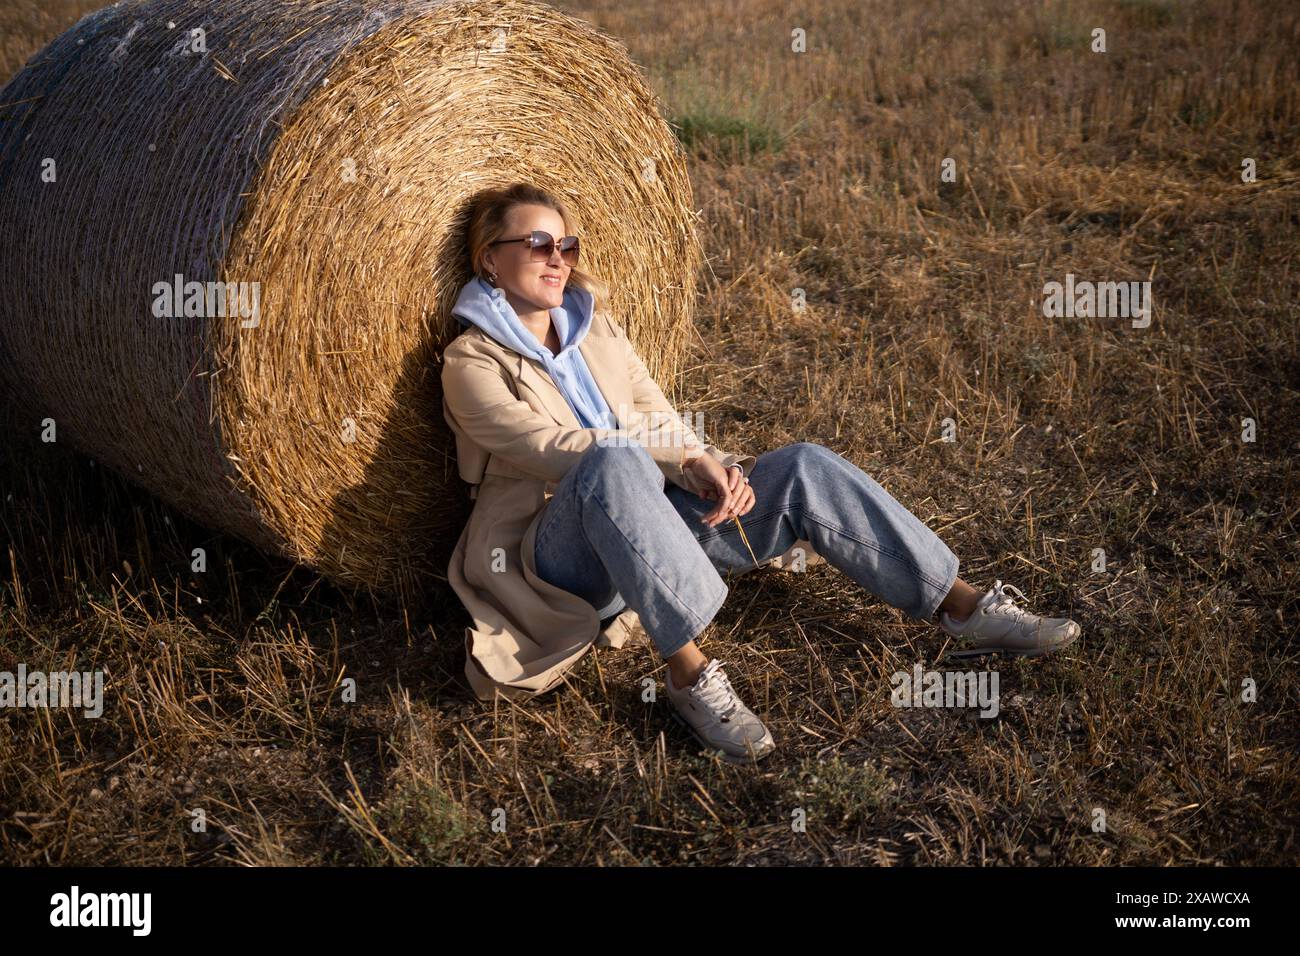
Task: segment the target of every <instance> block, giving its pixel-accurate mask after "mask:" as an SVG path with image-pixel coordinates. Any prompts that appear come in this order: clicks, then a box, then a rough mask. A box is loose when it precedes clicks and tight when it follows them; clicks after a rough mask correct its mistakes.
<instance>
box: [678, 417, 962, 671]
mask: <svg viewBox="0 0 1300 956" xmlns="http://www.w3.org/2000/svg"><path fill="white" fill-rule="evenodd" d="M749 481H750V485H751V486H752V487H753V489H754V500H755V504H754V508H753V510H752V511H750V512H749V514H747V515H743V516H741V519H740V521H741V524H742V525H744V529H745V535H746V537H748V539H749V545H750V547H752V548H753V550H754V556H755V557H757V559H758V560H759V562H760V563H761V562H764V561H767V560H769V559H771V558H774V557H776V556H778V555H780V554H783V553H785V551H787V550H788V549H789V548H791V547H792V546H793V545H794V543H795V542H796V541H798V540H800V539H802V540H805V541H808V542H810V543H811V544H812V546H813V548H814V549H816V551H817V553H818V554H820V555H821V556H822V557H823V558H825V559H826V560H827V562H828V563H830V564H831V565H832V566H834V567H835V568H838V569H839V570H840V571H842V572H843V573H844V574H846V575H847V576H848V577H850V578H852V579H853V580H854V581H856V582H857V583H858V584H859V585H861V586H862V587H863V588H865V589H866V590H867V591H869V592H871V593H872V594H874V595H876V596H877V597H879V598H881V599H882V600H884V601H886V602H887V603H889V604H892V605H893V606H895V607H897V608H899V609H900V610H902V611H903V612H904V613H906V614H908V615H909V616H910V617H913V618H915V619H917V620H928V619H930V618H931V617H932V616H933V615H934V614H935V612H936V610H937V609H938V608H939V607H940V606H943V607H945V609H948V608H952V609H954V611H955V613H961V610H960V609H962V608H967V609H968V611H967V612H969V609H973V607H974V601H972V600H971V597H972V596H973V597H974V598H975V599H976V600H978V597H979V595H978V594H977V593H976V592H975V591H974V589H972V588H970V587H969V585H966V584H965V582H964V581H961V580H960V578H958V577H957V568H958V560H957V556H956V555H955V554H953V552H952V551H951V550H950V549H949V548H948V546H947V545H946V544H944V543H943V541H942V540H940V538H939V536H938V535H936V534H935V533H934V532H933V531H932V530H931V529H930V528H929V527H927V526H926V524H925V523H924V522H923V521H921V519H919V518H917V517H916V516H915V515H914V514H912V513H911V512H910V511H908V510H907V509H906V508H904V507H903V505H901V504H900V503H899V502H898V501H897V500H895V499H894V498H893V497H892V496H891V495H890V494H889V492H887V491H885V489H884V488H882V487H881V486H880V485H879V484H877V483H876V482H875V481H874V480H873V479H872V478H871V477H870V476H868V475H867V474H866V473H865V472H863V471H862V470H861V469H860V468H858V467H857V466H856V465H854V464H853V463H852V462H849V461H847V460H846V459H844V458H842V457H840V456H839V455H837V454H835V453H834V452H833V451H831V450H830V449H828V448H825V447H823V446H821V445H818V444H814V443H812V442H797V443H795V444H791V445H786V446H785V447H783V448H778V449H775V450H773V451H770V452H766V453H764V454H762V455H760V456H758V460H757V462H756V463H755V465H754V467H753V469H752V470H751V473H750V475H749ZM666 495H667V497H668V500H669V501H670V502H671V503H672V506H673V509H674V510H675V511H676V512H677V513H678V514H679V515H681V516H682V518H684V519H685V521H686V524H687V526H688V527H689V528H690V529H691V531H692V533H693V534H694V536H695V539H696V540H697V541H698V542H699V544H700V547H701V548H702V549H703V551H704V553H705V554H706V555H707V556H708V558H709V560H710V561H711V562H712V563H713V566H714V567H715V568H717V569H718V570H719V571H730V572H733V573H743V572H745V571H747V570H752V569H753V568H754V561H753V558H751V557H750V553H749V548H746V546H745V542H744V541H743V540H742V539H741V537H740V532H739V531H738V530H737V529H736V523H735V522H734V521H726V522H723V523H721V524H719V525H717V526H716V527H713V528H710V527H707V526H706V525H704V524H703V523H702V522H701V521H700V519H701V518H702V517H703V516H704V515H706V514H708V513H709V512H710V511H712V510H713V508H714V507H715V506H716V502H714V501H706V500H704V499H701V498H699V497H697V496H696V495H694V494H692V493H691V492H689V491H687V490H686V489H684V488H679V487H677V486H676V485H673V486H670V487H669V488H668V489H667V492H666ZM945 602H946V603H945ZM706 662H707V659H706V658H705V657H704V655H703V654H702V653H701V652H700V651H699V649H698V648H697V647H695V645H694V642H691V643H690V644H689V645H685V646H683V648H682V649H681V651H680V652H679V656H678V657H677V658H676V659H670V661H669V667H670V669H672V670H673V672H674V675H675V679H677V680H678V682H679V683H680V682H682V681H686V682H689V680H690V679H692V677H693V675H694V673H695V672H697V671H698V670H699V669H700V668H702V667H703V666H704V664H705V663H706Z"/></svg>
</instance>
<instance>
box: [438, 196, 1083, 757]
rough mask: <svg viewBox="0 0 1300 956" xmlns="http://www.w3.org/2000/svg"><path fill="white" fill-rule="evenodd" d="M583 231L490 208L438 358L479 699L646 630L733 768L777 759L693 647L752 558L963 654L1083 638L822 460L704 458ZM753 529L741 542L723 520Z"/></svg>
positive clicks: (873, 488)
mask: <svg viewBox="0 0 1300 956" xmlns="http://www.w3.org/2000/svg"><path fill="white" fill-rule="evenodd" d="M576 231H577V228H576V222H575V220H574V218H573V217H572V215H571V214H570V213H569V211H568V210H567V209H566V208H565V206H564V205H563V204H562V203H560V202H558V201H557V200H556V199H555V198H554V197H552V196H551V195H549V194H548V193H546V192H544V191H542V190H540V189H537V188H535V187H533V186H531V185H528V184H516V185H514V186H511V187H509V188H506V189H501V190H495V191H492V192H490V193H487V194H485V195H483V196H482V197H481V198H480V201H479V203H478V205H477V207H476V209H475V211H474V213H473V216H472V221H471V222H470V226H469V236H468V245H469V257H470V263H471V267H472V270H473V272H474V274H475V275H474V278H473V279H471V280H470V281H469V282H468V283H467V284H466V285H465V286H464V288H463V289H462V291H461V294H460V296H459V299H458V300H457V303H456V305H455V307H454V309H453V310H452V314H453V315H455V316H456V317H457V318H458V319H459V320H460V321H461V322H462V323H464V324H466V325H467V326H469V327H468V328H467V329H466V330H465V331H464V332H463V333H462V334H461V335H459V336H458V337H457V338H456V339H454V340H453V341H452V342H451V344H449V345H448V346H447V348H446V350H445V352H444V355H443V372H442V385H443V412H444V415H445V416H446V418H447V422H448V424H449V425H450V427H451V429H452V431H453V433H454V435H455V437H456V446H457V465H458V468H459V471H460V475H461V477H462V478H464V479H465V480H466V481H468V482H469V483H470V485H471V492H470V493H471V496H473V497H474V498H475V505H474V509H473V512H472V514H471V516H470V520H469V523H468V524H467V525H466V528H465V531H464V532H463V533H462V535H461V538H460V541H459V542H458V544H457V547H456V552H455V554H454V555H453V557H452V561H451V564H450V566H449V568H448V579H449V581H450V582H451V584H452V586H453V588H454V589H455V591H456V593H457V595H458V596H459V597H460V598H461V600H462V601H463V602H464V603H465V605H466V607H467V609H468V610H469V611H470V615H471V617H472V618H473V620H474V626H472V627H470V628H468V629H467V645H466V649H467V656H466V665H465V670H466V675H467V676H468V677H469V679H470V682H471V684H472V685H473V687H474V688H475V691H476V693H477V694H478V696H479V697H481V698H484V699H488V698H491V697H493V696H495V695H496V694H498V693H500V694H502V695H504V696H506V697H512V698H517V697H522V696H531V695H534V694H537V693H541V692H542V691H545V690H548V689H550V688H551V687H553V686H554V685H555V684H556V683H557V682H558V681H559V680H560V679H562V677H563V674H564V672H565V671H566V670H567V669H568V668H569V667H570V666H572V664H573V663H575V662H576V661H577V660H578V659H579V658H580V657H581V656H582V655H583V654H584V653H585V652H586V651H587V650H588V649H590V647H591V646H592V645H593V644H597V643H606V644H611V645H613V646H621V645H622V643H623V642H624V641H625V640H626V639H627V637H628V635H629V634H630V633H631V632H632V631H633V630H634V629H636V628H641V629H643V630H644V631H645V632H646V633H648V635H649V637H650V639H651V640H652V641H653V644H654V646H655V648H656V649H657V651H658V652H659V654H660V655H661V656H662V657H663V658H664V659H665V660H666V661H667V664H668V667H667V674H666V677H665V684H666V687H667V696H668V699H669V701H670V702H671V704H672V706H673V708H674V711H675V713H676V715H677V716H678V717H679V718H680V719H682V720H683V721H684V722H685V723H686V725H687V726H688V727H689V728H690V729H691V730H692V732H694V733H695V735H696V736H697V737H698V738H699V739H700V740H701V741H702V742H703V743H704V744H705V745H706V746H708V747H710V748H712V749H716V750H720V751H721V752H722V754H723V756H724V757H725V758H727V759H731V760H734V761H743V760H755V759H759V758H761V757H763V756H765V755H766V754H768V753H770V752H771V751H772V750H773V749H774V748H775V743H774V742H773V739H772V735H771V734H770V733H769V732H768V730H767V728H766V727H764V725H763V723H762V721H760V720H759V719H758V718H757V717H756V716H755V715H754V714H753V713H752V712H751V711H750V710H749V708H747V707H746V706H745V705H744V704H743V703H742V702H741V701H740V699H739V698H738V697H737V695H736V692H735V690H734V689H733V688H732V686H731V684H730V682H729V680H728V679H727V675H726V671H725V670H724V668H723V665H722V663H721V662H720V661H717V660H713V661H710V660H709V659H708V658H706V657H705V655H704V654H703V653H702V652H701V651H700V649H699V648H698V647H697V646H696V644H695V640H694V638H695V637H696V636H698V635H699V633H700V632H701V631H702V630H703V629H704V628H705V627H706V626H708V623H709V621H710V619H711V618H712V617H713V615H714V614H715V613H716V612H717V610H718V608H719V607H720V606H721V605H722V603H723V600H724V599H725V598H726V595H727V587H726V584H725V583H724V582H723V579H722V577H721V574H720V572H723V571H736V572H741V571H744V570H745V569H747V568H752V567H753V566H754V557H756V558H757V560H758V562H759V563H762V564H769V563H775V564H777V565H778V566H780V567H783V568H789V567H791V559H792V558H793V559H794V562H795V564H794V566H795V567H798V566H799V565H800V564H806V563H816V562H819V561H822V560H825V561H828V562H829V563H830V564H831V565H832V566H834V567H836V568H838V569H839V570H840V571H842V572H843V573H845V574H846V575H848V576H849V577H850V578H852V579H853V580H854V581H856V582H857V583H858V584H860V585H861V586H862V587H864V588H865V589H867V590H868V591H870V592H871V593H873V594H875V595H877V596H878V597H880V598H881V599H883V600H885V601H887V602H889V603H890V604H892V605H894V606H895V607H898V608H899V609H901V610H902V611H904V612H905V613H906V614H908V615H909V616H911V617H913V618H916V619H918V620H928V619H930V618H931V617H932V616H933V615H934V614H935V613H936V612H937V613H938V615H939V619H938V624H939V626H940V628H942V629H943V630H944V631H945V632H946V633H947V634H949V635H951V636H952V637H953V638H955V639H956V642H957V643H956V646H957V650H956V651H955V652H954V653H955V655H956V656H962V657H969V656H976V655H980V654H987V653H991V652H994V651H1000V652H1004V653H1009V654H1016V655H1029V656H1037V655H1041V654H1047V653H1051V652H1053V651H1056V650H1058V649H1059V648H1061V647H1064V646H1065V645H1067V644H1069V643H1071V642H1072V641H1074V640H1075V639H1076V638H1078V636H1079V633H1080V628H1079V625H1078V624H1076V623H1075V622H1073V621H1070V620H1067V619H1065V618H1041V617H1038V616H1036V615H1034V614H1031V613H1029V612H1028V611H1027V610H1025V609H1024V608H1023V607H1021V606H1018V605H1017V604H1015V602H1014V600H1013V599H1014V598H1015V597H1021V598H1023V597H1024V595H1023V594H1021V592H1020V591H1019V590H1017V589H1016V588H1014V587H1011V586H1009V585H1003V584H1002V582H1001V581H997V582H995V583H994V585H993V587H992V588H990V589H989V590H988V591H987V592H985V593H984V594H980V593H979V592H978V591H976V590H975V589H974V588H972V587H971V586H970V585H969V584H967V583H966V582H965V581H963V580H962V579H961V578H959V577H958V576H957V565H958V562H957V557H956V556H955V555H954V554H953V553H952V551H950V550H949V549H948V547H947V546H946V545H945V544H944V543H943V542H942V541H941V540H940V539H939V538H938V536H936V535H935V534H934V532H933V531H931V530H930V529H929V528H928V527H926V525H925V524H924V523H923V522H922V521H920V519H918V518H916V517H915V516H914V515H912V514H911V513H910V512H909V511H907V509H905V508H904V507H903V506H902V505H901V504H899V503H898V502H897V501H895V500H894V499H893V498H892V497H891V496H890V495H889V493H888V492H886V491H885V490H884V489H883V488H882V487H881V486H880V485H878V484H877V483H876V482H875V481H874V480H872V479H871V478H870V477H868V476H867V475H866V474H864V473H863V472H862V471H861V470H860V469H858V468H857V467H855V466H854V465H853V464H851V463H850V462H848V461H846V460H845V459H843V458H841V457H840V456H839V455H837V454H835V453H834V452H832V451H830V450H829V449H827V448H824V447H822V446H821V445H817V444H812V443H808V442H800V443H797V444H793V445H787V446H785V447H784V448H779V449H776V450H774V451H770V452H767V453H765V454H763V455H760V456H758V457H757V458H755V457H754V456H753V455H737V454H729V453H725V452H722V451H720V450H719V449H717V448H715V447H714V446H713V445H709V444H706V443H703V442H701V441H700V439H699V438H698V437H697V436H696V435H695V433H694V432H693V431H692V430H691V429H690V428H689V427H688V426H687V425H686V423H685V422H683V421H682V420H681V418H680V417H679V416H678V415H677V414H676V412H674V411H673V409H672V407H671V406H670V405H669V404H668V402H667V400H666V399H665V398H664V395H663V392H662V391H661V390H660V389H659V387H658V386H657V385H656V384H655V383H654V381H653V379H651V378H650V376H649V375H648V374H647V372H646V368H645V365H644V363H643V362H642V361H641V359H640V358H639V357H638V356H637V354H636V352H635V351H634V350H633V348H632V346H631V343H630V342H629V340H628V339H627V336H626V334H625V333H624V331H623V329H622V327H621V326H620V325H618V323H616V322H614V321H613V319H612V318H611V317H610V316H609V315H608V314H607V313H606V312H604V311H603V310H601V309H599V308H598V307H597V304H598V300H597V294H598V293H599V291H600V286H599V283H597V282H596V281H595V280H594V279H593V278H592V277H591V276H588V275H586V274H584V273H583V272H581V271H580V270H579V269H578V268H577V265H578V254H579V242H578V239H577V238H576V236H575V233H576ZM650 422H653V426H652V425H651V424H649V423H650ZM756 507H757V510H755V509H756ZM745 516H749V518H748V520H746V521H745V522H744V531H745V536H746V537H747V538H748V544H746V542H745V541H744V540H743V539H742V537H741V534H740V530H739V529H738V528H737V526H736V522H735V521H733V520H732V519H733V518H735V517H740V518H744V517H745ZM750 548H752V549H753V557H751V554H750ZM803 558H806V562H805V561H802V560H801V559H803ZM611 617H612V620H611Z"/></svg>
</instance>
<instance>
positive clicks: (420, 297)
mask: <svg viewBox="0 0 1300 956" xmlns="http://www.w3.org/2000/svg"><path fill="white" fill-rule="evenodd" d="M555 64H563V65H564V68H563V69H556V68H555ZM520 179H523V180H531V181H533V182H535V183H537V184H538V185H540V186H543V187H544V188H548V189H551V190H552V191H554V192H556V193H557V194H559V195H561V196H562V197H563V198H564V199H565V201H566V202H567V203H568V204H569V205H570V207H571V208H572V209H573V210H574V211H575V213H576V214H577V217H578V219H579V220H580V221H581V222H582V224H583V233H582V234H583V241H584V246H583V247H584V268H585V270H586V271H588V272H589V273H591V274H592V275H595V276H599V277H600V278H601V279H603V280H604V281H605V282H607V283H608V284H609V286H610V287H611V288H612V289H613V290H615V292H614V296H613V301H612V302H611V303H610V304H609V307H610V308H611V309H612V310H613V311H615V312H616V313H617V314H618V317H619V319H620V321H621V322H622V323H623V324H624V326H625V328H627V330H628V333H629V335H630V336H631V337H632V338H633V340H634V342H635V344H636V345H637V347H638V349H640V350H641V351H642V352H643V354H645V355H646V356H647V364H648V365H649V366H650V370H651V372H652V373H653V374H655V375H656V376H657V377H660V378H661V379H664V380H668V379H671V378H672V377H673V376H674V375H675V373H676V371H677V363H678V361H679V358H680V356H681V355H682V353H683V351H684V348H685V339H686V336H687V334H688V331H689V324H690V307H691V294H692V291H693V288H694V274H695V270H696V268H697V267H698V264H699V261H700V251H699V245H698V240H697V239H696V236H695V230H694V225H695V217H696V213H695V212H694V210H693V208H692V196H691V189H690V183H689V180H688V178H687V175H686V169H685V162H684V156H683V154H682V152H681V149H680V146H679V144H678V143H677V140H676V138H675V137H674V136H673V134H672V131H671V129H670V128H669V127H668V125H667V123H666V122H665V121H664V119H663V118H662V114H661V110H660V104H659V102H658V100H657V99H656V97H655V96H654V94H653V93H652V92H651V91H650V90H649V89H648V87H647V86H646V85H645V83H644V81H643V80H642V78H641V75H640V72H639V70H638V69H637V68H636V67H635V65H634V64H632V62H631V61H630V59H629V58H628V56H627V51H626V49H625V48H624V47H623V46H622V45H621V44H620V43H618V42H616V41H614V40H612V39H610V38H608V37H605V36H602V35H601V34H599V33H597V32H595V31H594V30H592V29H591V28H590V27H589V26H588V25H586V24H585V23H583V22H582V21H579V20H576V19H573V18H571V17H567V16H565V15H563V14H560V13H558V12H556V11H553V10H550V9H549V8H547V7H544V6H541V5H537V4H530V3H523V2H518V0H505V2H500V3H497V2H485V0H468V2H454V3H447V2H437V0H386V2H379V3H374V4H367V3H362V2H360V0H323V2H316V3H312V4H292V3H263V2H254V0H224V2H221V3H216V2H197V0H125V2H122V3H118V4H116V5H114V6H111V7H106V8H104V9H102V10H99V11H97V12H95V13H92V14H90V15H89V16H87V17H85V18H83V19H82V20H81V21H79V22H78V23H77V24H76V25H75V26H74V27H72V28H71V29H70V30H68V31H67V32H66V33H64V34H62V35H61V36H59V37H58V38H56V39H55V40H54V41H53V42H52V43H50V44H49V45H48V46H47V47H46V48H45V49H44V50H43V51H41V52H40V53H39V54H37V55H36V56H34V57H33V58H32V59H31V60H30V61H29V62H28V63H27V65H26V66H25V67H24V68H23V69H22V70H21V71H20V72H19V73H18V74H17V75H16V76H15V77H14V78H13V79H12V81H11V82H10V83H9V84H8V86H6V87H5V89H4V90H3V91H2V92H0V229H2V230H3V236H4V239H5V241H4V242H3V243H0V376H2V377H3V378H4V379H5V380H6V381H7V382H8V383H9V385H10V387H11V388H13V389H16V390H19V391H21V393H22V394H23V397H24V399H25V400H27V401H28V402H29V403H30V405H31V407H32V408H33V409H34V410H35V411H36V412H37V413H38V414H39V415H40V416H42V417H44V416H48V417H50V418H53V419H55V420H56V421H57V422H58V425H59V429H60V432H61V434H62V435H63V436H66V437H67V438H69V439H70V440H71V441H72V442H73V444H74V445H76V446H77V447H78V448H79V449H81V450H83V451H85V452H86V453H88V454H92V455H94V456H95V457H96V458H97V459H98V460H100V461H101V462H103V463H104V464H105V465H107V466H109V467H111V468H113V469H115V470H117V471H118V472H120V473H121V474H123V475H125V476H127V477H129V478H130V479H131V480H132V481H134V482H136V483H138V484H140V485H141V486H143V487H145V488H147V489H148V490H149V491H151V492H152V493H153V494H155V495H158V496H159V497H161V498H163V499H164V500H166V501H168V502H169V503H171V504H172V505H174V506H175V507H177V508H178V509H179V510H181V511H183V512H185V513H187V514H188V515H189V516H191V517H192V518H194V519H195V520H197V521H199V522H201V523H203V524H205V525H207V526H210V527H213V528H216V529H220V530H222V531H226V532H228V533H231V534H234V535H237V536H238V537H240V538H242V539H244V540H246V541H249V542H250V543H252V544H254V545H255V546H257V547H258V548H261V549H264V550H267V551H269V552H274V553H276V554H279V555H283V556H285V557H288V558H290V559H291V560H295V561H299V562H302V563H304V564H306V565H309V566H311V567H313V568H315V569H316V570H318V571H320V572H321V573H322V574H324V575H325V576H326V577H328V578H331V579H332V580H334V581H335V582H337V583H339V584H343V585H349V586H362V587H366V588H373V589H377V590H381V591H405V590H407V589H408V588H414V589H417V590H418V587H419V586H420V582H421V581H427V580H428V575H430V574H432V575H435V576H437V575H440V574H441V572H442V571H443V570H444V569H445V560H446V558H445V555H449V554H450V551H451V547H452V546H453V545H454V542H455V539H456V536H457V534H458V533H459V529H460V525H461V523H463V521H464V517H465V513H466V510H467V503H466V501H465V496H464V493H463V489H462V488H461V485H460V482H459V479H458V478H457V477H456V471H455V468H454V460H453V456H454V444H453V442H452V439H451V436H450V434H449V433H448V430H447V429H446V426H445V423H444V422H443V420H442V414H441V394H440V388H439V380H438V376H437V375H436V374H432V373H435V372H436V371H437V357H438V356H439V355H440V352H441V348H442V347H443V345H445V343H446V341H447V339H448V337H449V335H450V334H454V331H455V330H452V329H450V328H449V326H448V323H447V321H446V316H447V315H448V314H449V311H450V308H451V305H452V304H453V303H454V301H455V298H456V295H457V293H458V291H459V288H460V286H461V285H462V284H463V283H464V281H465V280H466V278H468V275H469V273H468V263H467V262H465V261H464V260H465V256H464V253H463V225H464V218H465V209H466V202H467V200H468V199H469V197H472V196H474V195H475V194H477V193H478V192H479V191H481V190H482V189H485V188H489V187H494V186H499V185H502V184H505V183H508V182H512V181H516V180H520ZM440 555H444V556H443V557H440ZM439 562H441V563H439Z"/></svg>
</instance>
